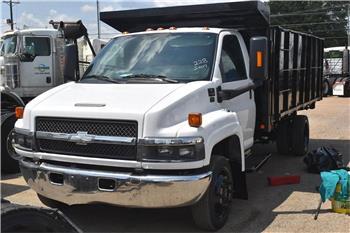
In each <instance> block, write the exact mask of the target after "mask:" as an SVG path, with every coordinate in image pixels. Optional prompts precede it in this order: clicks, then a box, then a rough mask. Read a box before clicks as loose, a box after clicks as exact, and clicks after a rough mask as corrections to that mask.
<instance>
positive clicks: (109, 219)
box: [1, 97, 350, 232]
mask: <svg viewBox="0 0 350 233" xmlns="http://www.w3.org/2000/svg"><path fill="white" fill-rule="evenodd" d="M299 114H306V115H308V117H309V121H310V130H311V131H310V138H311V139H310V150H312V149H315V148H317V147H319V146H328V145H330V146H333V147H334V148H336V149H337V150H339V151H340V152H341V153H342V154H343V156H344V162H345V163H346V164H349V157H350V98H341V97H328V98H324V100H322V101H321V102H318V103H317V105H316V109H314V110H308V111H303V112H300V113H299ZM254 150H255V152H256V153H257V154H264V153H267V152H272V157H271V159H270V160H269V161H268V162H267V163H266V164H265V165H264V166H263V167H262V168H261V169H260V170H259V171H258V172H255V173H250V174H248V177H247V179H248V180H247V183H248V192H249V200H234V201H233V203H232V207H233V209H232V213H231V215H230V216H229V220H228V222H227V224H226V226H225V227H224V228H223V229H221V230H220V231H222V232H262V231H264V232H350V230H349V229H350V216H349V215H345V214H337V213H334V212H332V211H331V203H330V202H329V201H328V202H326V203H324V204H323V205H322V208H321V212H320V215H319V217H318V220H316V221H315V220H314V213H315V211H316V208H317V205H318V202H319V199H320V196H319V194H318V193H317V191H316V189H315V187H316V186H318V185H319V184H320V178H319V175H317V174H310V173H307V171H306V167H305V165H304V163H303V162H302V159H303V158H302V157H296V156H287V155H279V154H278V153H277V152H276V149H275V145H274V144H268V145H259V146H256V147H255V148H254ZM282 175H300V176H301V182H300V184H293V185H283V186H275V187H271V186H268V183H267V177H268V176H282ZM1 195H2V197H3V198H6V199H7V200H9V201H11V202H14V203H18V204H26V205H36V206H43V204H41V203H40V201H39V200H38V198H37V197H36V194H35V192H34V191H32V190H30V189H29V188H28V186H27V185H26V183H25V182H24V180H23V178H22V177H21V176H20V174H16V175H8V176H2V179H1ZM63 212H64V213H65V214H66V215H67V216H69V217H70V218H71V220H72V221H73V222H75V223H76V224H77V225H78V226H79V227H80V228H81V229H82V230H83V231H85V232H198V231H199V230H198V229H197V228H195V226H194V224H193V222H192V219H191V211H190V209H189V208H176V209H127V208H120V207H113V206H106V205H81V206H72V207H69V208H67V209H65V210H63Z"/></svg>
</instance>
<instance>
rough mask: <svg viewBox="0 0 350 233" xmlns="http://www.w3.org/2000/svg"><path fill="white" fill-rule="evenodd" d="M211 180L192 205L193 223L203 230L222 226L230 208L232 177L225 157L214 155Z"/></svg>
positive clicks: (216, 228)
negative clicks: (200, 196)
mask: <svg viewBox="0 0 350 233" xmlns="http://www.w3.org/2000/svg"><path fill="white" fill-rule="evenodd" d="M210 167H211V171H212V172H213V176H212V181H211V183H210V185H209V187H208V190H207V191H206V193H205V194H204V196H203V197H202V199H201V200H200V201H199V202H198V203H196V204H195V205H194V206H192V216H193V220H194V222H195V224H196V225H197V226H198V227H199V228H201V229H204V230H210V231H216V230H218V229H220V228H222V227H223V226H224V225H225V223H226V221H227V218H228V216H229V214H230V210H231V201H232V195H233V179H232V172H231V166H230V163H229V161H228V159H227V158H225V157H223V156H219V155H216V156H214V157H213V159H212V161H211V165H210Z"/></svg>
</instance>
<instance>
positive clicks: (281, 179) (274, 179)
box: [267, 176, 300, 186]
mask: <svg viewBox="0 0 350 233" xmlns="http://www.w3.org/2000/svg"><path fill="white" fill-rule="evenodd" d="M267 180H268V181H269V185H270V186H278V185H285V184H299V183H300V176H269V177H267Z"/></svg>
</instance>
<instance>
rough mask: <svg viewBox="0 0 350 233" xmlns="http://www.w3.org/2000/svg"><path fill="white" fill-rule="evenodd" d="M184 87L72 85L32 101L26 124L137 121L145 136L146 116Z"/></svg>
mask: <svg viewBox="0 0 350 233" xmlns="http://www.w3.org/2000/svg"><path fill="white" fill-rule="evenodd" d="M183 85H185V84H152V85H150V84H87V83H84V84H83V83H69V84H65V85H62V86H59V87H57V88H54V89H52V90H50V91H48V92H46V93H44V94H43V95H41V96H39V97H37V98H35V99H34V100H33V101H31V102H30V103H29V104H28V105H27V107H26V111H25V117H24V118H25V120H26V119H28V120H29V119H31V122H24V124H26V123H27V124H30V125H31V126H33V125H34V124H33V123H34V119H35V117H37V116H50V117H69V118H71V117H75V118H96V119H118V120H136V121H138V122H139V124H138V125H139V132H142V123H143V118H144V115H145V113H146V112H147V111H148V110H149V109H151V108H152V107H153V106H154V105H155V104H156V103H158V102H159V101H161V100H162V99H163V98H164V97H166V96H167V95H169V94H170V93H172V92H173V91H175V90H176V89H178V88H180V87H181V86H183ZM39 103H40V104H39ZM29 115H30V116H29ZM29 128H32V127H29ZM32 130H33V129H32Z"/></svg>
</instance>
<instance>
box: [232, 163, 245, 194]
mask: <svg viewBox="0 0 350 233" xmlns="http://www.w3.org/2000/svg"><path fill="white" fill-rule="evenodd" d="M231 169H232V176H233V188H234V193H233V197H234V198H237V199H243V200H248V190H247V182H246V172H242V171H241V170H242V165H241V164H240V163H237V162H232V163H231Z"/></svg>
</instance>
